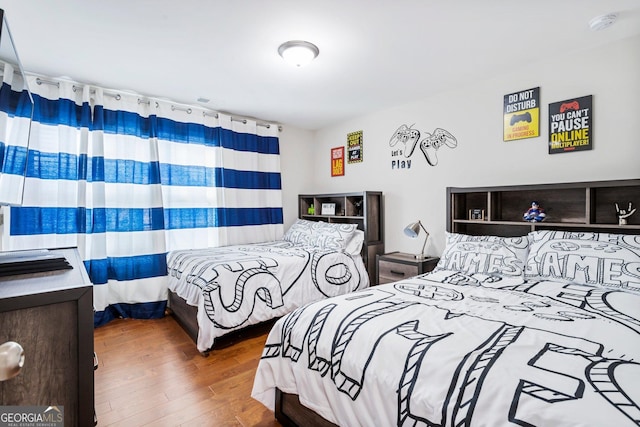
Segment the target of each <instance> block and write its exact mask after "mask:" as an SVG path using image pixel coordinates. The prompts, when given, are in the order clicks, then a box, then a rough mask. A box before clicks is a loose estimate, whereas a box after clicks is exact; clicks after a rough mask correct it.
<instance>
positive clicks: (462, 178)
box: [282, 37, 640, 255]
mask: <svg viewBox="0 0 640 427" xmlns="http://www.w3.org/2000/svg"><path fill="white" fill-rule="evenodd" d="M438 66H444V64H439V65H438ZM469 66H470V67H473V64H469ZM639 76H640V37H634V38H631V39H627V40H624V41H622V42H616V43H615V44H611V45H608V46H604V47H600V48H594V49H591V50H587V51H583V52H579V53H576V54H574V55H572V56H567V57H558V58H556V60H554V61H548V62H544V63H538V64H534V65H527V66H523V67H521V68H518V69H515V70H510V71H509V72H505V73H504V74H503V75H500V76H496V77H495V78H493V79H491V80H489V81H478V82H473V83H472V84H469V85H468V86H466V87H460V88H459V89H458V90H456V91H454V92H448V93H442V94H440V95H438V96H434V97H431V98H429V99H425V100H422V101H420V102H415V103H412V104H408V105H402V106H398V107H396V108H393V109H389V110H386V111H380V112H376V113H374V114H370V115H366V116H363V117H358V118H356V119H353V120H349V121H346V122H344V123H341V124H338V125H335V126H332V127H329V128H325V129H322V130H320V131H318V132H316V134H315V141H314V143H313V144H311V145H308V144H305V145H307V146H308V147H310V149H311V151H312V152H311V155H310V161H311V163H310V164H313V165H314V166H313V171H312V175H311V177H310V179H311V180H312V181H311V186H312V188H313V190H311V191H312V192H317V193H322V192H344V191H361V190H377V191H383V192H384V197H385V246H386V247H385V249H386V251H387V252H389V251H393V250H401V251H405V252H411V253H418V252H419V251H420V248H421V245H422V241H423V240H422V238H419V239H415V240H413V239H410V238H407V237H405V236H404V235H403V233H402V229H403V228H404V226H405V225H406V224H408V223H410V222H413V221H415V220H417V219H420V220H422V221H423V223H424V224H425V227H426V228H427V229H428V230H429V231H430V233H431V238H430V239H429V244H428V245H427V252H428V253H429V254H433V255H439V254H440V253H441V252H442V249H443V248H444V231H445V227H446V222H445V215H446V212H445V210H446V209H445V202H446V200H445V199H446V197H445V194H446V187H447V186H462V187H464V186H480V185H509V184H533V183H552V182H570V181H591V180H608V179H626V178H640V141H639V137H638V135H639V134H640V131H639V130H638V123H639V122H640V101H639V100H640V96H639V95H640V77H639ZM533 87H540V101H541V108H540V123H541V124H540V136H539V137H536V138H530V139H525V140H519V141H511V142H503V135H502V132H503V129H502V120H503V118H502V108H503V97H504V95H506V94H509V93H513V92H517V91H520V90H525V89H530V88H533ZM585 95H593V125H592V131H593V132H592V135H593V149H592V150H589V151H582V152H572V153H561V154H553V155H550V154H548V146H547V141H548V114H547V113H548V104H549V103H554V102H558V101H563V100H566V99H571V98H577V97H581V96H585ZM414 123H415V125H414V126H413V127H414V128H415V129H419V130H421V131H422V132H432V131H433V129H435V128H438V127H440V128H444V129H446V130H448V131H450V132H451V133H452V134H453V135H454V136H455V137H456V138H457V140H458V146H457V147H456V148H455V149H448V148H447V149H445V148H443V149H440V150H439V151H438V156H439V163H438V165H437V166H430V165H429V164H428V163H427V162H426V160H425V158H424V156H423V155H422V152H421V151H420V150H419V149H418V148H416V151H415V153H414V154H413V155H412V156H411V159H412V166H411V168H410V169H404V170H397V169H396V170H392V168H391V160H392V157H391V147H389V140H390V138H391V136H392V135H393V133H394V131H395V130H396V129H397V128H398V127H399V126H400V125H402V124H407V125H411V124H414ZM357 130H362V131H363V132H364V162H363V163H361V164H346V166H345V167H346V170H345V176H343V177H333V178H332V177H331V176H330V170H329V164H330V163H329V154H330V149H331V147H336V146H340V145H345V144H346V137H347V133H349V132H353V131H357ZM293 146H295V144H292V143H289V142H287V144H286V146H285V147H284V148H283V150H282V151H283V157H285V149H287V150H288V149H290V148H291V147H293ZM298 148H300V147H297V146H296V149H298ZM300 151H301V149H300V150H296V152H295V155H296V156H297V155H302V153H301V152H300ZM286 157H287V164H286V165H285V164H284V163H283V176H285V179H286V187H288V189H293V187H296V186H297V187H305V189H304V191H307V192H308V191H309V190H308V188H307V186H306V185H303V184H302V183H299V182H290V181H289V180H290V179H291V176H292V173H290V171H288V170H287V168H288V167H291V168H292V170H293V171H297V172H299V171H301V170H302V169H303V168H302V167H301V165H299V164H297V163H296V162H293V163H292V164H290V163H289V161H290V160H291V158H292V157H293V155H292V154H290V153H287V155H286ZM307 158H309V157H307ZM285 166H286V167H285ZM305 184H306V182H305ZM283 186H284V185H283ZM292 199H293V197H292V196H291V195H288V196H287V200H286V201H285V206H287V212H289V206H288V204H289V203H291V200H292ZM638 202H640V201H638ZM527 208H528V206H523V207H522V209H523V212H524V211H525V210H526V209H527ZM294 214H295V213H294ZM290 218H291V217H288V218H286V219H287V220H289V219H290ZM285 227H286V225H285Z"/></svg>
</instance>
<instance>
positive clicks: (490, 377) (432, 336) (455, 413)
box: [252, 231, 640, 427]
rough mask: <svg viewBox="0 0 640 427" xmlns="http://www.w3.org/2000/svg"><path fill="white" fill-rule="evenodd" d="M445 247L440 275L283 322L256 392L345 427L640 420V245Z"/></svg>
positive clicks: (541, 235) (498, 241) (497, 242)
mask: <svg viewBox="0 0 640 427" xmlns="http://www.w3.org/2000/svg"><path fill="white" fill-rule="evenodd" d="M447 239H448V240H447V248H446V249H445V252H444V253H443V256H442V259H441V260H440V263H439V264H438V268H437V269H436V270H435V271H434V272H431V273H428V274H425V275H422V276H419V277H415V278H411V279H407V280H403V281H400V282H396V283H390V284H386V285H380V286H375V287H371V288H368V289H363V290H359V291H357V292H354V293H352V294H348V295H342V296H337V297H334V298H330V299H326V300H322V301H318V302H315V303H312V304H308V305H306V306H304V307H301V308H299V309H297V310H295V311H294V312H292V313H290V314H288V315H287V316H285V317H283V318H281V319H280V320H278V322H277V323H276V324H275V325H274V327H273V328H272V330H271V333H270V334H269V336H268V339H267V342H266V344H265V347H264V351H263V355H262V359H261V361H260V364H259V367H258V370H257V373H256V376H255V381H254V387H253V392H252V396H253V397H254V398H255V399H257V400H259V401H261V402H262V403H264V404H265V405H266V406H267V407H269V408H270V409H272V410H273V409H274V406H275V389H276V388H278V389H279V390H281V391H282V392H285V393H291V394H295V395H298V396H299V399H300V402H301V403H302V405H304V406H306V407H308V408H310V409H312V410H313V411H315V412H316V413H317V414H319V415H321V416H322V417H323V418H324V419H326V420H328V421H330V422H333V423H335V424H338V425H341V426H391V425H397V426H406V425H411V426H471V427H473V426H492V427H495V426H513V425H520V426H563V427H564V426H616V427H621V426H637V425H640V286H639V285H640V236H623V235H620V236H616V235H612V234H604V233H602V234H598V233H586V234H574V233H564V232H549V231H538V232H534V233H530V235H529V236H524V237H522V238H500V237H495V236H464V235H456V234H453V233H448V235H447Z"/></svg>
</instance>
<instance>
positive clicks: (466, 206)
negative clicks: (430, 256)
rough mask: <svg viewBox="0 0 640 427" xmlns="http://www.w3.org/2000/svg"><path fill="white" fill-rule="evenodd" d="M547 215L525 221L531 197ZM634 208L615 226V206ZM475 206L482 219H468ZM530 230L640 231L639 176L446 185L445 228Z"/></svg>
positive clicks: (462, 230)
mask: <svg viewBox="0 0 640 427" xmlns="http://www.w3.org/2000/svg"><path fill="white" fill-rule="evenodd" d="M534 200H535V201H537V202H539V203H540V207H542V208H543V209H544V211H545V213H546V214H547V217H546V218H545V220H544V221H542V222H527V221H524V220H523V214H524V212H526V210H527V209H528V208H529V207H530V206H531V202H532V201H534ZM629 202H632V203H633V207H634V208H637V209H638V211H637V212H635V213H634V214H633V215H631V216H630V217H629V218H627V224H626V225H619V224H618V216H617V212H616V207H615V204H616V203H617V204H618V206H619V207H620V209H627V208H628V205H629ZM472 210H479V212H481V214H482V219H471V217H470V214H469V212H470V211H472ZM534 230H567V231H576V232H579V231H591V232H606V233H619V234H640V179H630V180H618V181H593V182H570V183H558V184H537V185H536V184H533V185H511V186H498V187H468V188H463V187H447V231H449V232H454V233H463V234H471V235H497V236H523V235H525V234H527V233H529V232H530V231H534Z"/></svg>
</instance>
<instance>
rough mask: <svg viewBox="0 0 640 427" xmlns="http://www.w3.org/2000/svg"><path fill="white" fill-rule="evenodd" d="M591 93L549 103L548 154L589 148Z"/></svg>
mask: <svg viewBox="0 0 640 427" xmlns="http://www.w3.org/2000/svg"><path fill="white" fill-rule="evenodd" d="M592 128H593V108H592V95H588V96H583V97H580V98H573V99H567V100H565V101H560V102H554V103H553V104H549V154H556V153H567V152H571V151H583V150H591V149H592V148H593V145H592V144H593V139H592V132H591V131H592Z"/></svg>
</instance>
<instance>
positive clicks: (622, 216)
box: [616, 202, 636, 225]
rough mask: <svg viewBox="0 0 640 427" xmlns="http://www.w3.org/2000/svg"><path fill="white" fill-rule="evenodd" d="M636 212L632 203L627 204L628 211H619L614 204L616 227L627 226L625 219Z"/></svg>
mask: <svg viewBox="0 0 640 427" xmlns="http://www.w3.org/2000/svg"><path fill="white" fill-rule="evenodd" d="M635 212H636V208H634V207H633V203H631V202H629V208H628V209H620V207H618V204H617V203H616V214H617V215H618V225H627V218H629V217H630V216H631V215H633V214H634V213H635Z"/></svg>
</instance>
